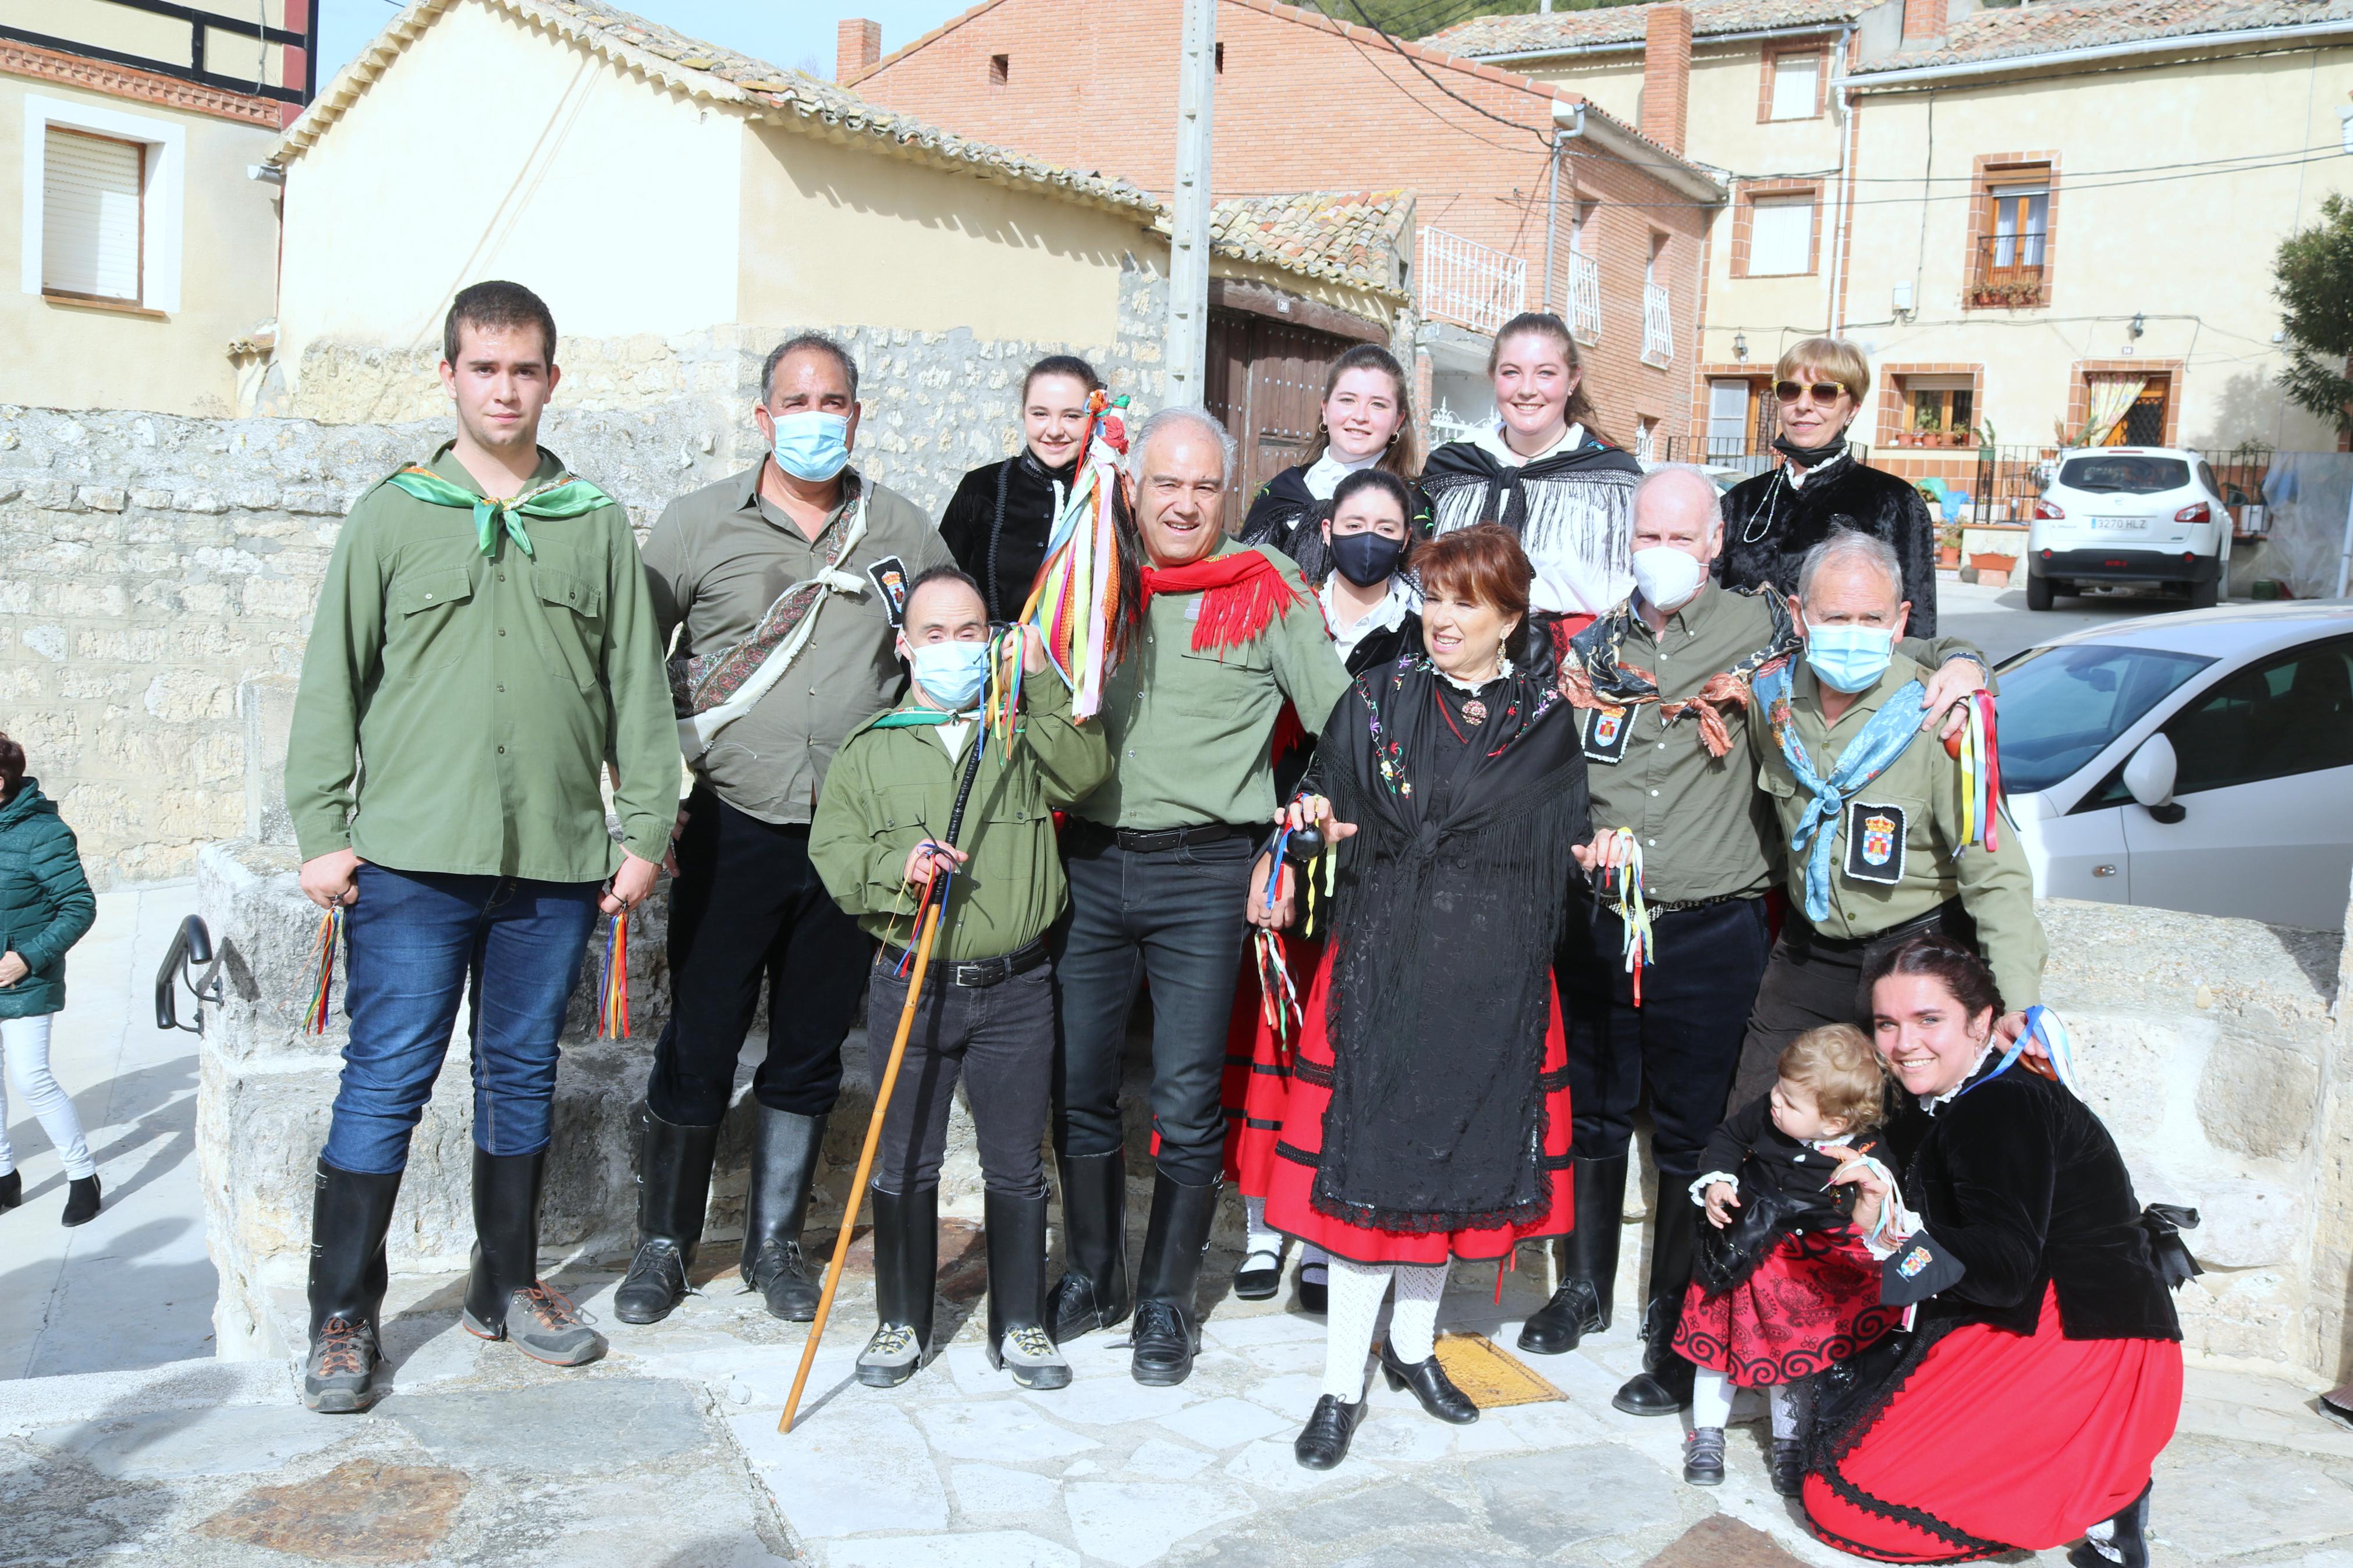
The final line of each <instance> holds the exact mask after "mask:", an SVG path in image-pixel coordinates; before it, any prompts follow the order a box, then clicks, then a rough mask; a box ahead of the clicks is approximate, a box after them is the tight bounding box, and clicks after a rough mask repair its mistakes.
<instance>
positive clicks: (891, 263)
mask: <svg viewBox="0 0 2353 1568" xmlns="http://www.w3.org/2000/svg"><path fill="white" fill-rule="evenodd" d="M742 169H743V174H742V183H741V193H742V194H741V200H742V203H743V214H744V216H743V226H744V229H743V245H744V253H743V270H742V275H741V278H742V282H741V296H740V297H741V299H742V300H743V307H742V309H743V314H742V315H741V316H740V317H739V318H737V319H739V320H743V321H864V322H867V323H870V324H871V325H873V326H876V327H905V328H909V329H913V330H917V331H936V330H940V329H944V328H947V327H956V326H961V327H968V328H970V329H971V330H972V331H973V333H974V334H975V335H976V336H978V337H983V338H1021V339H1031V338H1050V339H1056V340H1060V341H1065V342H1071V341H1075V342H1106V343H1107V342H1111V340H1112V338H1113V335H1114V333H1113V327H1114V323H1115V321H1116V320H1117V316H1118V310H1119V282H1120V267H1121V262H1122V258H1124V256H1125V255H1126V254H1127V253H1128V252H1129V251H1131V250H1133V251H1134V252H1135V253H1136V254H1137V255H1138V256H1139V257H1143V256H1145V255H1146V254H1150V253H1155V252H1156V253H1157V254H1158V255H1159V256H1160V257H1161V258H1164V259H1163V260H1162V261H1160V262H1157V263H1155V265H1164V266H1165V257H1166V245H1165V244H1164V243H1161V242H1159V241H1157V240H1156V239H1149V240H1148V239H1147V237H1146V235H1145V232H1144V230H1143V228H1142V227H1141V226H1139V225H1138V223H1137V222H1136V221H1135V220H1134V218H1131V217H1125V216H1120V215H1117V214H1114V213H1109V212H1104V211H1101V210H1098V209H1095V208H1092V207H1086V206H1082V205H1078V204H1077V203H1074V202H1070V201H1066V200H1063V199H1061V198H1060V197H1058V196H1055V195H1050V194H1048V193H1046V192H1044V191H1037V192H1034V193H1033V192H1031V191H1028V190H1021V189H1017V188H1014V187H1012V186H1008V185H1000V184H993V183H991V182H988V181H986V180H982V179H980V178H978V177H976V176H974V175H971V174H956V173H953V172H949V171H945V170H940V169H934V168H930V167H927V166H925V165H923V164H919V163H912V162H909V161H907V160H905V159H902V158H896V157H891V156H888V155H885V154H882V153H878V152H875V151H872V150H871V149H869V148H865V147H859V146H854V145H850V146H845V145H841V144H839V143H837V142H830V141H828V140H825V139H823V138H821V137H818V136H813V135H810V134H807V133H806V132H802V131H800V130H798V129H796V128H788V127H786V126H783V125H777V124H773V123H760V124H754V125H752V126H750V127H748V129H747V131H746V132H745V136H744V142H743V159H742Z"/></svg>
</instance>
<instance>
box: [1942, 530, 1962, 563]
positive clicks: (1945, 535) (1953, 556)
mask: <svg viewBox="0 0 2353 1568" xmlns="http://www.w3.org/2000/svg"><path fill="white" fill-rule="evenodd" d="M1960 563H1961V525H1960V524H1959V523H1957V522H1947V523H1944V524H1941V525H1940V526H1939V527H1938V528H1937V530H1936V564H1937V565H1939V566H1958V565H1959V564H1960Z"/></svg>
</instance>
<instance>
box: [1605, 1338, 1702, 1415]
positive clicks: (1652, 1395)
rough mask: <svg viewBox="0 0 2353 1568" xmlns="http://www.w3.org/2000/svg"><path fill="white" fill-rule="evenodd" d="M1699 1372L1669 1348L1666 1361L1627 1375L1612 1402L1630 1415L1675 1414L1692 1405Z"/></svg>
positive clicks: (1612, 1397) (1611, 1398) (1610, 1401)
mask: <svg viewBox="0 0 2353 1568" xmlns="http://www.w3.org/2000/svg"><path fill="white" fill-rule="evenodd" d="M1698 1374H1699V1369H1698V1368H1696V1367H1694V1366H1693V1365H1692V1363H1689V1362H1687V1361H1685V1360H1683V1357H1681V1356H1679V1355H1677V1354H1675V1352H1672V1351H1669V1352H1666V1363H1665V1364H1664V1365H1662V1366H1661V1367H1660V1368H1659V1369H1658V1370H1657V1371H1656V1372H1649V1371H1645V1372H1638V1373H1635V1374H1634V1375H1633V1376H1631V1377H1630V1378H1628V1379H1627V1380H1626V1381H1625V1383H1624V1384H1621V1385H1620V1388H1619V1390H1618V1392H1617V1393H1616V1394H1614V1395H1612V1396H1611V1397H1610V1400H1609V1403H1610V1404H1611V1405H1616V1406H1617V1407H1618V1408H1619V1409H1620V1410H1623V1411H1624V1412H1625V1413H1626V1414H1627V1415H1673V1414H1674V1413H1675V1412H1677V1411H1678V1410H1688V1409H1690V1408H1691V1402H1692V1382H1693V1380H1694V1378H1695V1377H1697V1376H1698Z"/></svg>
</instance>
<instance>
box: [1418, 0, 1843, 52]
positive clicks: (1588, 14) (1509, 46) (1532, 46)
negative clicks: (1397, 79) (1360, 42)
mask: <svg viewBox="0 0 2353 1568" xmlns="http://www.w3.org/2000/svg"><path fill="white" fill-rule="evenodd" d="M1872 3H1873V0H1691V4H1689V5H1686V6H1685V7H1684V9H1686V10H1688V11H1689V12H1690V13H1691V14H1692V37H1694V38H1704V37H1710V36H1712V35H1714V34H1717V33H1755V32H1763V31H1765V30H1766V29H1767V28H1774V27H1829V26H1837V25H1839V24H1840V23H1842V22H1851V21H1852V20H1853V19H1854V18H1855V17H1857V16H1862V14H1863V13H1864V12H1865V11H1867V10H1869V9H1871V5H1872ZM1650 13H1651V7H1650V6H1648V5H1603V6H1599V7H1597V8H1595V9H1593V10H1589V11H1555V12H1552V13H1551V14H1550V15H1535V16H1476V17H1473V18H1472V20H1470V21H1468V22H1463V23H1460V24H1458V25H1457V26H1451V27H1449V28H1447V29H1446V30H1445V31H1444V32H1442V33H1433V34H1431V35H1430V37H1427V38H1424V39H1423V40H1422V42H1423V43H1425V44H1428V45H1429V46H1430V47H1432V48H1436V49H1445V50H1448V51H1450V52H1451V53H1453V54H1458V55H1469V56H1471V57H1472V58H1478V57H1480V56H1482V55H1520V54H1536V53H1541V52H1542V51H1544V50H1546V49H1575V48H1583V47H1588V46H1590V45H1594V44H1629V43H1640V42H1641V39H1642V33H1643V29H1644V28H1645V27H1647V26H1649V25H1650V21H1649V19H1650Z"/></svg>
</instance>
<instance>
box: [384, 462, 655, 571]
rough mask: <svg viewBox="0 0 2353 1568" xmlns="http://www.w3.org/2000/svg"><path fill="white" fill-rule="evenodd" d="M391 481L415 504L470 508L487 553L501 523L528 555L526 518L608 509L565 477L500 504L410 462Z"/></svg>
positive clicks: (604, 500)
mask: <svg viewBox="0 0 2353 1568" xmlns="http://www.w3.org/2000/svg"><path fill="white" fill-rule="evenodd" d="M392 482H393V483H394V484H396V485H398V486H399V487H400V488H401V489H404V490H406V491H407V492H408V493H409V494H410V495H413V496H415V497H416V498H417V500H421V501H429V502H431V503H432V504H433V505H435V506H455V507H467V508H470V509H471V510H472V511H473V513H474V537H475V539H476V540H477V541H478V542H480V545H481V547H482V553H483V554H485V555H488V554H490V553H491V550H492V549H493V547H495V546H496V545H497V543H498V540H499V527H500V525H501V523H503V524H505V526H506V531H507V537H508V538H509V539H512V540H513V541H514V542H515V548H516V549H518V550H520V551H522V552H523V553H524V554H525V555H529V554H531V535H530V534H529V533H526V532H525V531H523V526H522V520H523V519H524V518H526V517H578V516H579V515H580V514H581V513H583V512H587V511H594V510H596V509H597V508H598V507H600V506H610V505H612V504H613V498H612V497H611V496H608V495H607V494H606V493H605V492H604V491H603V490H600V489H597V488H596V486H595V485H592V484H590V483H589V482H588V481H587V480H586V479H575V478H573V477H572V476H571V475H570V474H564V475H561V476H559V477H557V478H555V479H550V480H548V482H547V483H545V484H543V485H541V486H540V487H539V488H538V489H528V490H525V491H523V492H522V494H521V495H519V496H515V497H513V498H512V500H497V499H496V498H494V497H491V496H478V495H476V494H475V493H474V492H473V491H471V490H470V489H466V488H465V487H464V486H462V485H453V484H451V483H450V482H449V481H448V479H443V478H442V477H441V476H440V475H438V474H437V473H435V472H434V471H433V470H432V469H430V468H427V467H425V466H424V465H423V464H421V463H411V464H410V465H409V466H408V467H406V468H403V469H401V470H400V471H399V472H398V473H396V474H395V475H393V476H392Z"/></svg>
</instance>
